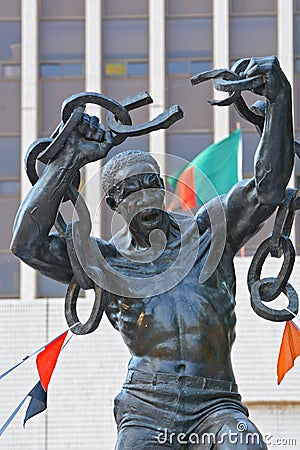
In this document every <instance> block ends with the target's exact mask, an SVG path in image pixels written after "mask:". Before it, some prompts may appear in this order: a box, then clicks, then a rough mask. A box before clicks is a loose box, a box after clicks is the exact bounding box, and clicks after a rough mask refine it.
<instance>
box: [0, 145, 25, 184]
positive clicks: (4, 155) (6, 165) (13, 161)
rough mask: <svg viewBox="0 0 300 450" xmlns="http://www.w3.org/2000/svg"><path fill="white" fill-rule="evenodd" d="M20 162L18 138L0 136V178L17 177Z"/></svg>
mask: <svg viewBox="0 0 300 450" xmlns="http://www.w3.org/2000/svg"><path fill="white" fill-rule="evenodd" d="M21 164H22V167H23V162H21V161H20V139H19V138H15V137H0V178H3V177H7V178H18V177H19V176H20V167H21Z"/></svg>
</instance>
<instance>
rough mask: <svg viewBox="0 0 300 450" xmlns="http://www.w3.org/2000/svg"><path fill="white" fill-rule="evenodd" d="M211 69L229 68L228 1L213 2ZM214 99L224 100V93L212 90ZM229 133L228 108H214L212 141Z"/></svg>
mask: <svg viewBox="0 0 300 450" xmlns="http://www.w3.org/2000/svg"><path fill="white" fill-rule="evenodd" d="M213 67H214V68H216V69H221V68H228V67H229V0H214V2H213ZM226 95H227V94H226ZM214 98H216V99H220V98H224V93H221V92H219V91H216V90H214ZM229 131H230V123H229V107H228V106H222V107H217V106H215V107H214V141H215V142H217V141H219V140H221V139H224V138H225V137H226V136H228V134H229Z"/></svg>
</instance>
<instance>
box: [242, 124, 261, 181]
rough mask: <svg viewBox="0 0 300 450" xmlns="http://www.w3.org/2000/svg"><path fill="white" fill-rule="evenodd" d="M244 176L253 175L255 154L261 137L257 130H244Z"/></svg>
mask: <svg viewBox="0 0 300 450" xmlns="http://www.w3.org/2000/svg"><path fill="white" fill-rule="evenodd" d="M242 136H243V176H244V177H245V178H249V177H252V175H253V171H254V154H255V151H256V148H257V145H258V142H259V139H260V136H259V134H258V133H257V132H254V133H245V132H243V134H242Z"/></svg>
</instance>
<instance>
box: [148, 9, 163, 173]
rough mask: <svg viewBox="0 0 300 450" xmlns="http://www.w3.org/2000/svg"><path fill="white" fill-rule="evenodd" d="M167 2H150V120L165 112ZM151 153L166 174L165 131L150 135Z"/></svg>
mask: <svg viewBox="0 0 300 450" xmlns="http://www.w3.org/2000/svg"><path fill="white" fill-rule="evenodd" d="M165 15H166V14H165V1H164V0H149V90H150V95H151V97H152V98H153V104H152V105H151V106H150V119H153V117H155V116H157V115H158V114H161V113H162V112H163V111H164V110H165V79H166V74H165V66H166V57H165ZM149 139H150V152H152V153H160V155H159V156H158V155H157V154H156V155H155V158H156V159H157V160H158V163H159V165H160V168H161V173H162V174H165V173H166V167H165V166H166V164H165V157H164V155H165V152H166V142H165V130H159V131H155V132H153V133H150V137H149Z"/></svg>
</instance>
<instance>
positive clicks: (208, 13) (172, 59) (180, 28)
mask: <svg viewBox="0 0 300 450" xmlns="http://www.w3.org/2000/svg"><path fill="white" fill-rule="evenodd" d="M182 36H184V39H183V38H182ZM212 49H213V41H212V2H207V1H203V2H198V1H194V0H189V1H187V2H180V1H174V2H173V1H171V0H169V1H168V4H167V18H166V51H167V92H166V96H167V105H168V106H171V105H173V104H178V105H179V106H180V107H181V108H182V109H183V111H184V118H183V119H181V120H179V121H178V122H176V123H175V124H174V125H172V127H171V128H169V129H168V130H167V141H166V144H167V157H166V170H167V175H172V174H173V173H174V172H176V171H178V170H179V169H181V168H182V167H184V165H186V164H187V162H188V161H191V160H192V159H193V158H194V157H195V156H196V155H197V154H198V153H199V152H200V151H201V150H203V149H204V148H206V147H207V146H208V145H210V144H211V143H212V140H213V110H212V107H211V106H210V105H209V104H208V103H207V99H209V98H212V96H213V94H212V83H204V84H202V85H200V86H191V83H190V78H191V76H192V75H196V74H197V73H200V72H203V71H206V70H210V69H211V68H212Z"/></svg>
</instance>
